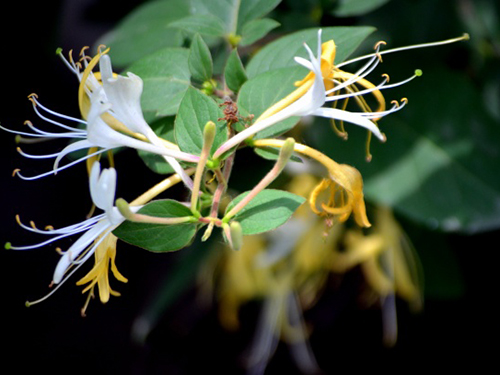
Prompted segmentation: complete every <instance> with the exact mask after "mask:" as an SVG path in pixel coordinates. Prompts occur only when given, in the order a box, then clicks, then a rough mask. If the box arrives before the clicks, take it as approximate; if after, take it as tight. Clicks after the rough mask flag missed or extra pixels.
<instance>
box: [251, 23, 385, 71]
mask: <svg viewBox="0 0 500 375" xmlns="http://www.w3.org/2000/svg"><path fill="white" fill-rule="evenodd" d="M374 30H375V28H373V27H365V26H363V27H325V28H323V31H322V42H325V41H327V40H330V39H333V40H334V42H335V44H336V45H337V54H336V55H335V62H336V63H339V62H342V61H344V60H345V59H346V58H347V57H348V56H349V55H350V54H351V53H353V52H354V50H355V49H356V48H357V47H358V46H359V45H360V44H361V42H363V40H365V38H366V37H367V36H368V35H370V34H371V33H372V32H373V31H374ZM317 40H318V29H317V28H313V29H307V30H301V31H297V32H295V33H292V34H289V35H287V36H284V37H282V38H279V39H277V40H275V41H274V42H271V43H269V44H267V45H266V46H265V47H264V48H262V49H261V50H260V51H259V52H258V53H257V54H256V55H255V56H254V57H253V58H252V59H251V60H250V62H249V63H248V65H247V75H248V77H249V78H253V77H255V76H257V75H258V74H261V73H264V72H267V71H268V70H274V69H279V68H283V67H289V66H297V63H296V62H295V60H294V59H293V58H294V57H295V56H301V57H304V58H308V56H307V52H306V50H305V48H304V43H307V45H308V46H309V47H310V48H311V49H312V50H313V51H316V48H317V44H318V43H317Z"/></svg>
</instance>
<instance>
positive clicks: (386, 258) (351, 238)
mask: <svg viewBox="0 0 500 375" xmlns="http://www.w3.org/2000/svg"><path fill="white" fill-rule="evenodd" d="M355 266H359V267H360V268H361V270H362V272H363V275H364V276H365V279H366V282H367V283H368V285H369V286H370V287H371V289H372V290H373V291H374V293H375V294H376V295H377V296H378V297H379V298H380V299H381V301H382V313H383V318H384V342H385V343H386V344H387V345H393V344H394V343H395V342H396V338H397V324H396V321H395V317H396V314H395V308H396V306H395V303H394V296H395V295H397V296H399V297H400V298H402V299H404V300H405V301H406V302H408V303H409V305H410V307H411V308H412V309H413V310H417V311H418V310H419V309H420V308H421V306H422V298H423V297H422V285H421V282H422V278H421V274H420V272H419V264H418V260H417V257H416V254H415V251H414V249H413V248H412V246H411V244H410V242H409V241H408V239H407V238H406V235H405V234H404V232H403V230H402V229H401V227H400V226H399V224H398V223H397V222H396V220H395V218H394V216H393V215H392V212H391V211H390V210H389V209H388V208H384V207H378V208H377V212H376V221H375V225H374V227H373V230H372V231H371V232H370V233H369V234H367V235H366V234H362V233H361V232H359V231H353V230H349V231H348V232H347V233H346V236H345V247H344V250H343V251H342V252H340V251H336V250H335V251H334V253H333V257H332V261H331V269H332V271H334V272H339V273H344V272H347V271H349V270H350V269H352V268H354V267H355Z"/></svg>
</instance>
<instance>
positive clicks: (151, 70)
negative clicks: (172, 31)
mask: <svg viewBox="0 0 500 375" xmlns="http://www.w3.org/2000/svg"><path fill="white" fill-rule="evenodd" d="M188 58H189V50H188V49H185V48H164V49H162V50H159V51H157V52H155V53H153V54H151V55H148V56H146V57H144V58H142V59H140V60H138V61H136V62H135V63H134V64H133V65H131V66H130V67H129V69H128V70H129V71H131V72H133V73H135V74H137V75H138V76H140V77H141V78H142V79H143V81H144V91H143V93H142V97H141V106H142V110H143V112H144V115H145V117H146V118H147V120H148V121H151V120H153V119H155V118H156V117H163V116H170V115H174V114H175V113H176V112H177V110H178V108H179V104H180V102H181V100H182V97H183V96H184V94H185V92H186V90H187V89H188V87H189V86H190V85H191V75H190V72H189V64H188Z"/></svg>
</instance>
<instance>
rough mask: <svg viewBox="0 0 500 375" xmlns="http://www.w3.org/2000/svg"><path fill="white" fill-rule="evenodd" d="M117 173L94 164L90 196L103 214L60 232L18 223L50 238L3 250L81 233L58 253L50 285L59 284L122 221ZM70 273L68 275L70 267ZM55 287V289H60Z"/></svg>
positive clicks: (135, 209) (28, 248) (8, 246)
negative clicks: (116, 194) (116, 199)
mask: <svg viewBox="0 0 500 375" xmlns="http://www.w3.org/2000/svg"><path fill="white" fill-rule="evenodd" d="M116 177H117V174H116V170H115V169H114V168H108V169H104V170H102V172H101V167H100V164H99V162H94V164H93V165H92V169H91V172H90V176H89V186H90V196H91V198H92V202H93V203H94V204H95V206H96V207H97V208H99V209H101V210H102V211H103V213H101V214H99V215H96V216H94V217H91V218H89V219H87V220H84V221H82V222H81V223H78V224H74V225H70V226H67V227H64V228H59V229H45V230H42V229H38V228H36V227H35V226H34V225H33V224H32V225H31V226H29V225H25V224H23V223H21V222H20V220H19V218H17V219H18V222H19V224H20V225H21V227H22V228H24V229H26V230H28V231H30V232H34V233H38V234H44V235H49V236H52V238H50V239H49V240H46V241H43V242H40V243H38V244H34V245H26V246H12V245H11V244H10V243H7V244H6V245H5V248H6V249H12V250H31V249H37V248H41V247H44V246H46V245H48V244H50V243H53V242H55V241H58V240H60V239H63V238H66V237H69V236H73V235H76V234H81V233H83V234H82V235H81V237H80V238H79V239H78V240H77V241H75V243H73V245H71V246H70V247H69V249H68V250H66V251H65V252H61V254H62V255H61V259H60V260H59V262H58V264H57V266H56V269H55V271H54V275H53V283H54V284H59V285H62V283H63V282H64V281H65V280H67V279H68V278H69V277H70V276H71V275H72V274H73V273H74V272H75V271H76V270H77V269H78V267H79V266H81V265H82V264H84V263H85V261H87V260H88V259H89V258H90V257H91V256H92V255H93V254H94V252H95V250H96V249H97V247H98V246H99V245H100V244H101V242H102V241H104V239H105V238H106V236H107V235H109V234H110V233H111V232H112V231H113V230H114V229H115V228H116V227H117V226H119V225H120V224H121V223H123V222H124V221H125V218H124V217H123V216H122V215H121V214H120V212H119V210H118V209H117V208H116V207H115V205H114V201H115V191H116ZM141 207H142V206H131V207H130V209H131V210H132V212H137V211H138V210H139V209H140V208H141ZM72 266H74V268H73V270H72V271H71V272H70V273H68V271H69V270H70V268H71V267H72ZM59 285H58V286H59ZM56 290H57V288H55V289H54V290H52V291H51V292H50V293H49V294H48V295H46V296H45V297H43V298H42V299H40V300H38V301H35V302H31V304H33V303H37V302H41V301H42V300H44V299H46V298H47V297H49V296H50V295H52V294H53V293H54V292H55V291H56Z"/></svg>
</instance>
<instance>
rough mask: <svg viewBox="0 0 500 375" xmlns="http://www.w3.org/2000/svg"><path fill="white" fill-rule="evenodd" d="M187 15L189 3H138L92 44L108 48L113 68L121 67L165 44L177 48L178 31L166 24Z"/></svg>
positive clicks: (180, 37) (176, 0) (179, 0)
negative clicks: (138, 4) (110, 29)
mask: <svg viewBox="0 0 500 375" xmlns="http://www.w3.org/2000/svg"><path fill="white" fill-rule="evenodd" d="M187 15H189V2H188V1H185V0H163V1H153V2H148V3H145V4H142V5H140V6H138V7H137V8H136V9H135V10H133V11H132V12H131V13H130V14H128V15H127V16H126V17H125V18H124V19H123V20H122V21H121V22H120V23H119V24H118V26H117V27H116V28H114V29H113V30H112V31H110V32H109V33H107V34H105V35H104V36H103V37H102V38H100V39H99V40H98V42H97V43H96V45H100V44H104V45H106V46H108V47H110V48H111V51H110V56H111V58H112V60H113V65H114V66H115V67H124V66H127V65H130V64H132V63H133V62H135V61H136V60H138V59H140V58H142V57H144V56H147V55H149V54H151V53H153V52H155V51H157V50H159V49H162V48H165V47H180V46H181V45H182V43H183V41H184V37H183V35H182V31H181V30H179V29H174V28H171V27H170V26H169V24H170V23H171V22H173V21H175V20H178V19H180V18H184V17H186V16H187Z"/></svg>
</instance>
